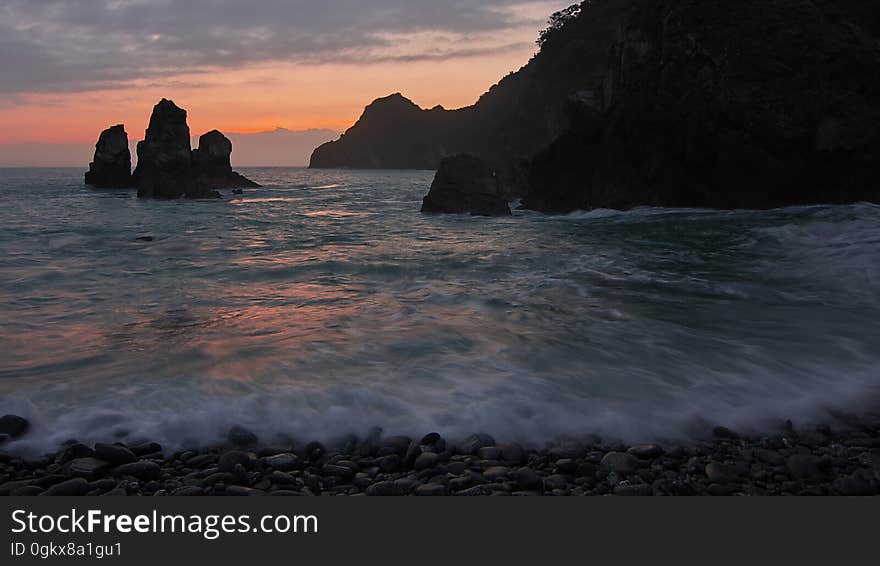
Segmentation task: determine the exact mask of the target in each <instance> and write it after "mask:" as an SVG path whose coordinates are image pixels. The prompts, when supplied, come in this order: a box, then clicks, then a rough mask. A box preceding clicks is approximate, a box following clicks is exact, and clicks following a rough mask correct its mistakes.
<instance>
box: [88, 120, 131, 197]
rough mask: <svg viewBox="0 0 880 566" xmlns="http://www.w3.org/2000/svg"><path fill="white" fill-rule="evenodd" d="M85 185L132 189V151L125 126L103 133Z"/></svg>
mask: <svg viewBox="0 0 880 566" xmlns="http://www.w3.org/2000/svg"><path fill="white" fill-rule="evenodd" d="M85 183H86V184H87V185H91V186H93V187H100V188H109V187H120V188H121V187H130V186H131V185H132V183H131V151H130V150H129V149H128V134H127V133H126V132H125V126H123V125H122V124H118V125H116V126H113V127H111V128H107V129H106V130H104V131H103V132H101V136H100V137H99V138H98V143H97V144H95V157H94V159H93V160H92V162H91V163H89V170H88V171H87V172H86V175H85Z"/></svg>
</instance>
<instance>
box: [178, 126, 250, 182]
mask: <svg viewBox="0 0 880 566" xmlns="http://www.w3.org/2000/svg"><path fill="white" fill-rule="evenodd" d="M231 155H232V142H231V141H230V140H229V138H227V137H226V136H224V135H223V134H222V133H221V132H219V131H218V130H211V131H210V132H208V133H206V134H203V135H202V136H200V137H199V147H198V149H194V150H192V169H193V179H194V180H195V182H196V183H198V184H201V185H208V186H211V187H213V188H215V189H233V188H241V187H259V185H258V184H256V183H254V182H253V181H251V180H250V179H248V178H246V177H244V176H243V175H240V174H238V173H236V172H235V171H233V170H232V164H231V162H230V156H231Z"/></svg>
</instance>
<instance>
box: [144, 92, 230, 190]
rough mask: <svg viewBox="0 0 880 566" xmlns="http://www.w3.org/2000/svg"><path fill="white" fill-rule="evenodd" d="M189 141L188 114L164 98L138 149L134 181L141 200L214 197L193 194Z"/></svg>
mask: <svg viewBox="0 0 880 566" xmlns="http://www.w3.org/2000/svg"><path fill="white" fill-rule="evenodd" d="M189 140H190V136H189V126H188V125H187V123H186V110H184V109H183V108H179V107H178V106H177V105H176V104H174V102H172V101H171V100H167V99H165V98H163V99H162V100H161V101H159V103H158V104H157V105H156V106H155V107H154V108H153V115H152V116H151V117H150V125H149V127H148V128H147V132H146V136H145V137H144V140H143V141H141V142H138V145H137V154H138V165H137V169H135V172H134V178H135V182H136V184H137V189H138V197H139V198H166V199H176V198H180V197H182V196H186V197H189V198H199V197H208V196H213V195H210V194H196V192H195V191H193V188H194V187H192V183H191V182H190V181H191V177H192V175H191V159H190V153H191V152H192V150H191V148H190V142H189Z"/></svg>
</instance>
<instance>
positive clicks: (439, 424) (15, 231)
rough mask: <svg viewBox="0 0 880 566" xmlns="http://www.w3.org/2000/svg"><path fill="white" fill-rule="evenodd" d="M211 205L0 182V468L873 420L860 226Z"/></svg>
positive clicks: (871, 265)
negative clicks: (249, 443) (0, 420)
mask: <svg viewBox="0 0 880 566" xmlns="http://www.w3.org/2000/svg"><path fill="white" fill-rule="evenodd" d="M241 172H242V173H243V174H245V175H247V176H248V177H250V178H252V179H254V180H255V181H257V182H258V183H260V184H261V185H262V187H261V188H255V189H246V190H245V191H244V194H242V195H233V194H231V193H230V192H227V193H226V194H225V195H224V196H225V198H224V199H222V200H216V201H184V200H181V201H156V200H140V199H138V198H136V194H135V193H134V192H133V191H130V190H96V189H91V188H89V187H86V186H85V185H84V184H83V170H80V169H3V170H0V413H13V414H18V415H21V416H24V417H26V418H27V419H29V420H30V422H31V431H30V433H29V434H28V435H26V436H25V437H23V438H22V439H21V440H19V441H17V442H14V443H12V444H11V446H12V447H13V448H14V449H15V448H17V449H21V450H35V451H39V450H50V449H52V448H54V447H56V446H57V445H59V444H60V443H62V442H64V441H66V440H69V439H72V438H75V439H78V440H80V441H83V442H94V441H115V440H119V441H124V442H130V443H131V442H136V441H139V440H153V441H158V442H160V443H162V444H163V446H165V447H166V448H167V449H174V448H180V447H186V446H197V445H208V444H212V443H215V442H218V441H220V440H222V438H223V437H224V434H225V433H226V431H227V430H228V429H229V428H230V427H231V426H233V425H239V426H243V427H246V428H248V429H250V430H252V431H253V432H255V433H256V434H257V435H258V436H259V437H260V438H261V439H262V440H264V441H266V442H270V441H272V439H273V438H275V437H278V436H280V435H286V436H288V437H291V438H294V439H297V440H300V439H301V440H304V441H305V440H323V441H332V440H335V439H339V438H343V437H345V436H347V435H351V434H353V435H358V436H363V435H365V434H367V432H368V431H370V430H371V429H372V428H373V427H380V428H381V429H382V430H383V432H384V434H388V435H390V434H405V435H421V434H425V433H427V432H431V431H436V432H440V433H441V434H443V435H444V436H447V437H450V438H456V437H464V436H466V435H468V434H470V433H476V432H486V433H489V434H492V435H493V436H495V438H496V439H499V440H505V441H518V442H522V443H527V444H541V443H545V442H548V441H551V440H554V439H558V438H560V437H576V438H579V437H585V436H589V435H598V436H600V437H602V438H606V439H614V440H621V441H627V442H635V441H653V440H663V439H676V440H678V439H682V438H687V437H692V436H693V435H696V434H699V431H701V430H703V431H704V430H705V429H706V426H709V425H723V426H727V427H732V428H737V429H743V430H754V431H760V430H761V429H762V428H764V427H771V426H776V425H777V424H778V423H781V422H783V421H784V420H785V419H792V420H793V421H795V422H796V423H806V422H813V421H818V420H820V419H822V418H823V416H824V415H827V414H828V413H829V412H835V411H855V410H858V409H859V408H860V407H861V406H863V405H866V404H871V403H873V404H874V406H875V407H876V401H877V399H878V394H880V207H878V206H876V205H870V204H855V205H850V206H811V207H796V208H786V209H779V210H769V211H714V210H679V209H655V208H642V209H636V210H632V211H628V212H618V211H611V210H593V211H584V212H576V213H573V214H568V215H560V216H545V215H542V214H538V213H535V212H530V211H520V210H515V211H514V213H513V215H512V216H511V217H508V218H480V217H471V216H466V215H439V216H428V215H422V214H420V213H419V207H420V204H421V199H422V197H424V195H425V193H426V192H427V190H428V187H429V186H430V184H431V180H432V177H433V172H430V171H347V170H346V171H343V170H336V171H334V170H326V171H323V170H322V171H319V170H309V169H305V168H252V169H247V168H245V169H241Z"/></svg>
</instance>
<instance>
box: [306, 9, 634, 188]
mask: <svg viewBox="0 0 880 566" xmlns="http://www.w3.org/2000/svg"><path fill="white" fill-rule="evenodd" d="M630 3H631V0H604V1H602V2H594V3H593V6H592V7H591V8H590V13H591V16H590V19H589V21H588V22H584V24H585V25H583V24H582V25H580V27H583V28H587V29H584V30H583V31H584V33H580V31H581V30H573V29H568V28H566V29H559V30H553V33H550V34H549V35H548V36H547V38H546V40H545V41H544V44H543V47H542V49H541V51H540V53H538V54H537V55H536V56H535V57H534V58H533V59H532V60H531V61H530V62H529V63H528V64H527V65H526V66H524V67H523V68H522V69H520V70H519V71H518V72H516V73H511V74H510V75H508V76H507V77H505V78H504V79H502V80H501V81H500V82H499V83H498V84H497V85H495V86H493V87H492V88H491V89H489V91H488V92H486V93H485V94H484V95H483V96H481V97H480V99H479V100H478V101H477V103H476V104H474V105H473V106H469V107H466V108H461V109H458V110H444V109H443V108H441V107H436V108H433V109H431V110H423V109H421V108H419V107H418V106H416V105H415V104H413V103H412V102H411V101H410V100H408V99H406V98H404V97H403V96H402V95H400V94H394V95H392V96H389V97H387V98H380V99H379V100H376V101H375V102H373V103H372V104H370V105H369V106H367V108H366V109H365V110H364V113H363V115H362V116H361V118H360V119H359V120H358V121H357V123H356V124H355V125H354V126H352V127H351V128H350V129H349V130H348V131H346V132H345V134H343V135H342V137H341V138H340V139H338V140H336V141H333V142H329V143H327V144H324V145H322V146H320V147H318V148H317V149H316V150H315V152H314V153H313V154H312V159H311V164H310V166H311V167H314V168H333V167H351V168H403V169H436V168H437V167H438V165H439V161H440V159H441V158H443V157H446V156H449V155H454V154H458V153H471V154H475V155H478V156H480V157H482V158H483V159H484V160H486V161H487V162H488V163H490V164H491V165H493V166H495V167H499V166H500V165H501V164H502V163H511V162H512V161H515V160H517V159H520V158H524V159H527V158H530V157H531V156H533V155H534V154H535V153H536V152H538V151H539V150H541V149H543V148H544V147H546V146H547V144H548V143H550V142H551V141H552V140H553V139H555V138H556V137H557V136H559V135H560V134H561V133H562V131H563V130H564V129H565V128H566V127H567V123H566V121H565V117H564V115H563V112H562V106H563V102H564V100H565V99H566V97H567V96H568V95H570V94H571V93H573V92H578V91H583V90H596V89H598V88H599V86H600V85H601V82H602V79H603V77H604V74H605V70H606V68H607V61H608V51H609V47H610V45H611V44H612V43H613V40H614V38H615V34H616V31H617V29H618V28H619V26H620V24H621V22H622V20H623V18H624V16H625V15H626V8H627V6H629V4H630ZM517 171H518V168H517V167H513V168H510V167H506V168H505V171H503V172H502V173H503V176H504V177H505V179H506V180H507V182H508V185H515V184H516V177H517V175H518V173H517Z"/></svg>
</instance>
